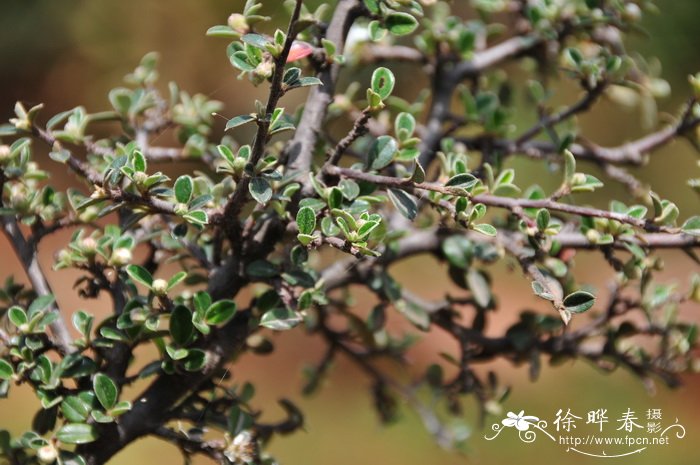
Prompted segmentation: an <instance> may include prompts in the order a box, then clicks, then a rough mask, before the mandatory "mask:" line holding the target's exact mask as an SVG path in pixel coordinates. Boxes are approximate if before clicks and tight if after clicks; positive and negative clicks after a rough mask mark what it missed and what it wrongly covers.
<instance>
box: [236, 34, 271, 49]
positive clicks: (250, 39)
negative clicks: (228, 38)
mask: <svg viewBox="0 0 700 465" xmlns="http://www.w3.org/2000/svg"><path fill="white" fill-rule="evenodd" d="M241 40H242V41H243V42H245V43H246V44H250V45H252V46H253V47H256V48H259V49H262V50H265V47H266V46H267V45H268V44H269V43H270V41H269V40H268V39H267V38H266V37H265V36H263V35H260V34H246V35H244V36H243V37H241Z"/></svg>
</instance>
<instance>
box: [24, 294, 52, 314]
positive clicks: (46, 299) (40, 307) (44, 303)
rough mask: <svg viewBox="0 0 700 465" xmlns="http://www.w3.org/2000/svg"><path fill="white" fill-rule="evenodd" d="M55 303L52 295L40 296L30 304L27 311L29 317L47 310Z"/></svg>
mask: <svg viewBox="0 0 700 465" xmlns="http://www.w3.org/2000/svg"><path fill="white" fill-rule="evenodd" d="M54 302H56V298H55V297H54V296H53V295H52V294H45V295H40V296H39V297H37V298H36V299H34V301H33V302H32V303H31V305H30V306H29V308H28V309H27V313H28V314H29V316H32V315H34V314H36V313H37V312H42V311H44V310H48V309H49V308H50V307H51V306H52V305H53V304H54Z"/></svg>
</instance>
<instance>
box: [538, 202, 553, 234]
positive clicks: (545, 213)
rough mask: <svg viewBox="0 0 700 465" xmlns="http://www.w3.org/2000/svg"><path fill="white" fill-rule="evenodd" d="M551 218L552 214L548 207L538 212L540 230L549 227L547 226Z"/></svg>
mask: <svg viewBox="0 0 700 465" xmlns="http://www.w3.org/2000/svg"><path fill="white" fill-rule="evenodd" d="M549 220H550V215H549V210H547V209H546V208H541V209H540V210H538V212H537V229H538V230H540V231H544V230H546V229H547V226H549Z"/></svg>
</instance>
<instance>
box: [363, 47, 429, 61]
mask: <svg viewBox="0 0 700 465" xmlns="http://www.w3.org/2000/svg"><path fill="white" fill-rule="evenodd" d="M360 61H361V62H362V63H378V62H382V61H396V62H400V61H405V62H409V63H427V62H428V60H427V57H426V56H425V55H424V54H423V53H421V52H420V51H419V50H416V49H415V48H413V47H406V46H403V45H376V44H368V45H365V46H364V47H362V50H361V51H360Z"/></svg>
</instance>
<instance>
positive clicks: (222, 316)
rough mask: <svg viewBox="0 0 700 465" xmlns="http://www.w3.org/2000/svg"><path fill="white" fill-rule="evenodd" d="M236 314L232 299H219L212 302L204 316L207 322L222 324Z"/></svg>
mask: <svg viewBox="0 0 700 465" xmlns="http://www.w3.org/2000/svg"><path fill="white" fill-rule="evenodd" d="M235 314H236V303H235V302H234V301H232V300H219V301H218V302H215V303H214V304H212V305H211V306H210V307H209V308H208V309H207V312H206V314H205V316H204V319H205V321H206V322H207V324H210V325H223V324H225V323H226V322H228V321H229V320H230V319H231V318H233V316H234V315H235Z"/></svg>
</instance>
